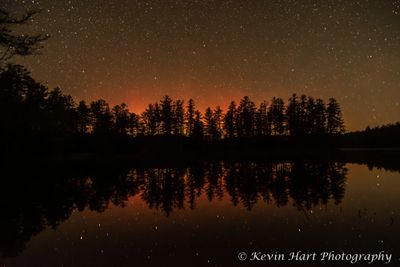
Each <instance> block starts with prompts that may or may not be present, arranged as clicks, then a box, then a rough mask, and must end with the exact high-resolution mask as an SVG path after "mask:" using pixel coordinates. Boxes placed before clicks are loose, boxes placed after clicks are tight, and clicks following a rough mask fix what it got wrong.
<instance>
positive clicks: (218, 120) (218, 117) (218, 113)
mask: <svg viewBox="0 0 400 267" xmlns="http://www.w3.org/2000/svg"><path fill="white" fill-rule="evenodd" d="M222 116H223V114H222V109H221V107H220V106H217V107H216V108H215V110H214V121H215V128H216V136H215V137H216V139H220V138H221V137H222V133H223V126H222V125H223V122H222Z"/></svg>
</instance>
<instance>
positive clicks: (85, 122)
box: [76, 100, 91, 134]
mask: <svg viewBox="0 0 400 267" xmlns="http://www.w3.org/2000/svg"><path fill="white" fill-rule="evenodd" d="M76 111H77V116H78V122H77V123H78V132H79V133H82V134H85V133H87V132H88V131H89V126H90V125H91V120H90V117H91V115H90V108H89V107H88V106H87V105H86V102H85V101H83V100H82V101H80V102H79V104H78V107H77V108H76Z"/></svg>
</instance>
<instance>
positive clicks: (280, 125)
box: [268, 97, 286, 135]
mask: <svg viewBox="0 0 400 267" xmlns="http://www.w3.org/2000/svg"><path fill="white" fill-rule="evenodd" d="M284 111H285V103H284V101H283V99H282V98H276V97H273V98H272V101H271V105H270V107H269V111H268V113H269V116H270V118H271V125H272V132H273V134H274V135H281V134H284V133H285V121H286V119H285V114H284Z"/></svg>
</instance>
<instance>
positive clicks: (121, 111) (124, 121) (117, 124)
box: [112, 103, 130, 135]
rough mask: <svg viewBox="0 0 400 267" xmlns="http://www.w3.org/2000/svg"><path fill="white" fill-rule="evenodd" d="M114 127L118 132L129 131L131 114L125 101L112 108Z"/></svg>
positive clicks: (124, 132) (124, 133) (123, 133)
mask: <svg viewBox="0 0 400 267" xmlns="http://www.w3.org/2000/svg"><path fill="white" fill-rule="evenodd" d="M112 114H113V117H114V129H115V132H116V133H117V134H120V135H127V134H128V131H129V119H130V114H129V111H128V109H127V106H126V104H125V103H122V104H121V105H116V106H114V107H113V108H112Z"/></svg>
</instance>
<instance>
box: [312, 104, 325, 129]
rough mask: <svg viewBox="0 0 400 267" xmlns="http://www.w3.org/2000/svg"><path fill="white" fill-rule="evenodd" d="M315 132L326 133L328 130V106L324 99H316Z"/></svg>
mask: <svg viewBox="0 0 400 267" xmlns="http://www.w3.org/2000/svg"><path fill="white" fill-rule="evenodd" d="M313 117H314V132H313V133H315V134H324V133H325V130H326V107H325V103H324V101H323V100H322V99H320V98H318V99H317V100H316V101H315V108H314V115H313Z"/></svg>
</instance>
